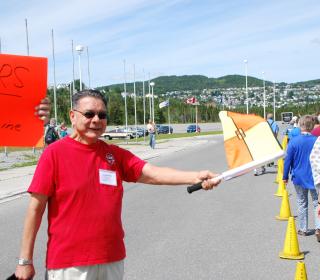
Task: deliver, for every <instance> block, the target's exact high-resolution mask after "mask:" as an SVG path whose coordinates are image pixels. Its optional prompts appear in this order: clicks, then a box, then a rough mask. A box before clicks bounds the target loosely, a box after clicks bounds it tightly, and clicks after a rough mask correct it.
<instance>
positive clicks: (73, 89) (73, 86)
mask: <svg viewBox="0 0 320 280" xmlns="http://www.w3.org/2000/svg"><path fill="white" fill-rule="evenodd" d="M71 50H72V95H73V94H74V93H75V91H76V90H75V84H74V52H73V40H71Z"/></svg>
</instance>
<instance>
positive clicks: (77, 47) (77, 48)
mask: <svg viewBox="0 0 320 280" xmlns="http://www.w3.org/2000/svg"><path fill="white" fill-rule="evenodd" d="M83 50H84V47H83V46H81V45H78V46H76V51H77V52H78V57H79V81H80V91H82V77H81V53H82V52H83Z"/></svg>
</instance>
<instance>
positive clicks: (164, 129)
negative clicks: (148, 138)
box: [157, 125, 173, 134]
mask: <svg viewBox="0 0 320 280" xmlns="http://www.w3.org/2000/svg"><path fill="white" fill-rule="evenodd" d="M169 131H170V133H172V132H173V128H172V127H171V126H168V125H160V126H159V128H157V132H158V134H168V133H169Z"/></svg>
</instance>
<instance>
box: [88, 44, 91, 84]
mask: <svg viewBox="0 0 320 280" xmlns="http://www.w3.org/2000/svg"><path fill="white" fill-rule="evenodd" d="M87 60H88V79H89V89H91V76H90V59H89V48H88V46H87Z"/></svg>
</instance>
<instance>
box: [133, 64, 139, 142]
mask: <svg viewBox="0 0 320 280" xmlns="http://www.w3.org/2000/svg"><path fill="white" fill-rule="evenodd" d="M133 94H134V99H133V100H134V129H135V133H136V141H137V140H138V133H137V96H136V65H135V64H133Z"/></svg>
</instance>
